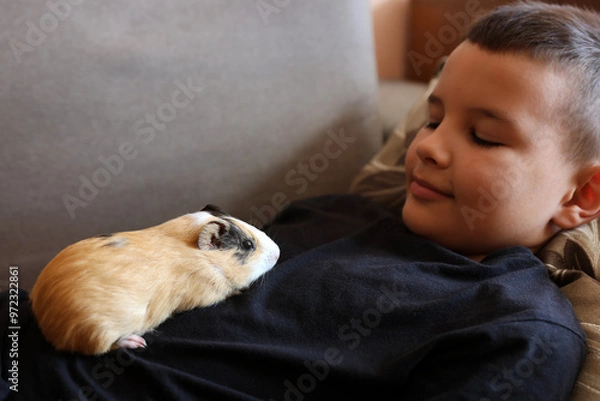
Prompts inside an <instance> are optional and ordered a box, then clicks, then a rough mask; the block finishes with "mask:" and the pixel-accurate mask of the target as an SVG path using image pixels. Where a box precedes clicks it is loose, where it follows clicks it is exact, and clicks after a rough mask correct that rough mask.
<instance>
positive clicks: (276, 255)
mask: <svg viewBox="0 0 600 401" xmlns="http://www.w3.org/2000/svg"><path fill="white" fill-rule="evenodd" d="M268 259H269V262H270V263H273V264H275V263H277V260H278V259H279V249H277V250H275V251H272V252H269V257H268Z"/></svg>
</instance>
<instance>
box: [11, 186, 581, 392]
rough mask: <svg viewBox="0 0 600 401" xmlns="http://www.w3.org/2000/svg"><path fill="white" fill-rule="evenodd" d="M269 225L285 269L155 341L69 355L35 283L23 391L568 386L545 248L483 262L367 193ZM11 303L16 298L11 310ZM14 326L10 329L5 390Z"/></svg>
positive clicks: (566, 345)
mask: <svg viewBox="0 0 600 401" xmlns="http://www.w3.org/2000/svg"><path fill="white" fill-rule="evenodd" d="M268 232H269V233H270V234H271V235H272V236H273V237H274V238H275V240H276V241H277V242H278V243H279V244H280V245H281V250H282V255H281V260H280V263H279V264H278V265H277V266H276V267H275V268H274V269H273V270H272V271H271V272H269V273H268V274H267V275H266V276H265V277H264V278H263V279H262V280H261V281H260V282H258V283H256V285H254V286H253V287H252V288H250V289H249V290H247V291H246V292H244V293H242V294H240V295H237V296H234V297H232V298H230V299H228V300H226V301H225V302H222V303H220V304H218V305H215V306H213V307H209V308H202V309H195V310H192V311H190V312H186V313H182V314H179V315H177V316H175V317H173V318H171V319H169V320H167V321H166V322H165V323H164V324H162V325H161V326H159V327H158V328H157V330H156V331H155V332H154V333H150V334H147V335H146V336H145V337H146V340H147V341H148V343H149V346H148V348H146V349H143V350H136V351H131V350H117V351H114V352H111V353H109V354H107V355H104V356H100V357H85V356H79V355H76V354H68V353H58V352H55V351H54V350H53V349H52V348H51V346H50V345H49V344H48V343H46V342H45V340H44V339H43V337H42V335H41V333H40V331H39V329H38V327H37V325H36V323H35V320H34V318H33V316H32V315H31V312H30V310H29V306H28V304H27V302H26V300H27V297H26V294H25V293H23V294H22V297H21V300H20V308H21V310H20V317H19V318H20V322H19V323H20V330H19V336H18V338H19V340H18V341H19V357H18V366H19V382H18V383H19V387H18V389H19V392H18V393H15V392H8V394H10V397H9V399H20V400H51V399H62V400H72V399H78V397H80V395H81V394H85V396H86V397H88V398H89V399H102V400H117V399H118V400H124V399H126V400H136V399H143V400H151V399H156V400H171V399H178V400H181V399H184V400H185V399H194V400H198V399H200V400H234V399H235V400H259V399H260V400H300V399H307V400H309V399H322V400H338V399H339V400H347V399H377V400H386V399H393V400H398V399H402V400H412V401H418V400H452V401H455V400H458V399H460V400H474V401H481V400H484V399H504V398H507V397H510V398H511V399H518V400H542V399H543V400H549V401H552V400H566V399H567V398H568V394H569V393H570V391H571V388H572V386H573V383H574V381H575V377H576V373H577V371H578V369H579V368H580V365H581V363H582V360H583V357H584V352H585V340H584V335H583V332H582V330H581V327H580V325H579V323H578V321H577V319H576V318H575V316H574V314H573V310H572V308H571V306H570V304H569V303H568V302H567V301H566V299H565V298H564V296H563V295H562V294H561V293H560V291H559V290H558V288H557V287H556V286H555V285H554V284H553V283H552V282H551V281H550V279H549V277H548V273H547V270H546V268H545V267H544V265H543V264H542V263H541V262H540V261H539V260H538V259H537V258H536V257H535V256H534V255H533V254H532V253H531V252H530V251H529V250H527V249H525V248H521V247H514V248H507V249H504V250H500V251H498V252H495V253H493V254H491V255H488V257H486V258H485V259H484V260H483V261H482V262H481V263H477V262H474V261H472V260H470V259H468V258H466V257H463V256H462V255H459V254H456V253H453V252H451V251H449V250H447V249H445V248H443V247H440V246H439V245H437V244H435V243H433V242H430V241H427V240H425V239H422V238H420V237H417V236H415V235H413V234H411V233H410V232H408V231H407V230H406V228H405V227H404V225H403V224H402V222H401V221H400V220H399V219H397V218H396V217H395V216H394V215H392V214H390V213H389V212H388V211H386V210H385V209H384V208H382V207H381V206H379V205H377V204H375V203H373V202H371V201H369V200H366V199H365V198H363V197H360V196H352V195H345V196H331V197H323V198H317V199H310V200H306V201H301V202H297V203H294V204H292V206H291V207H289V208H288V209H287V210H286V211H285V212H283V213H282V214H281V215H280V216H279V218H278V219H277V220H276V221H275V222H274V223H273V224H271V225H270V226H269V227H268ZM7 308H8V304H7V302H6V298H5V297H3V301H2V304H1V308H0V309H2V312H1V313H0V316H2V317H3V318H5V317H6V316H8V313H7ZM9 326H10V323H9V322H7V321H4V322H2V329H1V330H0V341H1V342H2V343H1V344H0V345H1V348H2V354H1V355H2V379H3V380H2V383H1V386H0V388H2V390H4V391H5V393H6V392H7V391H8V387H9V386H10V385H11V382H10V381H8V379H9V378H10V377H11V376H10V373H9V372H8V370H9V369H8V368H9V366H11V363H12V362H11V358H10V355H9V350H10V348H11V344H12V342H11V340H10V337H9V334H10V329H9V328H8V327H9ZM565 350H569V352H565ZM94 397H97V398H94Z"/></svg>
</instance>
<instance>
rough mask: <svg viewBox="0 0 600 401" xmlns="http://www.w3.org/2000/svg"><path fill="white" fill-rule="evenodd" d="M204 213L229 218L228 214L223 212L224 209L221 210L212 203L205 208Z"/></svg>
mask: <svg viewBox="0 0 600 401" xmlns="http://www.w3.org/2000/svg"><path fill="white" fill-rule="evenodd" d="M202 211H203V212H208V213H210V214H212V215H213V216H228V214H227V213H225V211H223V209H221V208H220V207H219V206H217V205H213V204H212V203H209V204H208V205H206V206H204V209H202Z"/></svg>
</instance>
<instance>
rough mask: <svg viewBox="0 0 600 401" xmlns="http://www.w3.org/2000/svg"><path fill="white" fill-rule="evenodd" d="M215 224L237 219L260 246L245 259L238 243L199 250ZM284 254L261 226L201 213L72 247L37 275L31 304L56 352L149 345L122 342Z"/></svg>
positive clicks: (242, 281) (228, 290) (213, 297)
mask: <svg viewBox="0 0 600 401" xmlns="http://www.w3.org/2000/svg"><path fill="white" fill-rule="evenodd" d="M230 221H233V223H231V222H230ZM211 222H212V223H213V224H210V223H211ZM215 222H219V223H220V224H224V225H225V226H228V224H236V225H237V226H238V227H240V228H241V229H242V230H243V231H244V232H245V234H246V235H248V236H249V237H251V238H252V239H253V241H254V243H255V244H256V249H255V250H254V251H252V252H250V253H249V256H248V258H247V259H246V260H243V262H242V261H240V260H239V258H238V257H236V256H235V255H234V253H235V251H236V249H230V250H219V249H214V250H203V249H200V248H199V245H198V240H199V237H201V238H204V239H205V240H207V239H208V240H209V241H210V238H211V237H212V236H213V235H217V236H218V234H219V233H218V227H219V225H218V224H214V223H215ZM205 248H206V247H205ZM278 257H279V248H278V247H277V245H276V244H275V243H274V242H273V241H272V240H271V239H269V238H268V237H267V236H266V234H264V233H263V232H262V231H260V230H258V229H256V228H254V227H252V226H250V225H248V224H246V223H244V222H241V221H239V220H235V219H233V218H231V217H228V221H225V220H223V219H221V218H220V217H215V216H213V215H212V214H210V213H207V212H198V213H195V214H190V215H185V216H181V217H179V218H176V219H173V220H170V221H168V222H166V223H163V224H161V225H158V226H155V227H151V228H147V229H144V230H138V231H129V232H122V233H118V234H114V235H112V236H110V237H94V238H89V239H85V240H83V241H80V242H77V243H75V244H73V245H70V246H69V247H67V248H65V249H64V250H63V251H61V252H60V253H59V254H58V255H57V256H56V257H55V258H54V259H53V260H51V261H50V263H49V264H48V265H47V266H46V267H45V268H44V270H43V271H42V272H41V274H40V276H39V277H38V279H37V282H36V283H35V285H34V287H33V290H32V291H31V294H30V298H31V302H32V309H33V312H34V314H35V316H36V318H37V321H38V324H39V326H40V329H41V330H42V333H43V334H44V336H45V337H46V339H47V340H48V341H49V342H50V343H51V344H53V345H54V347H55V348H56V349H58V350H65V351H75V352H82V353H84V354H101V353H104V352H107V351H109V350H110V349H112V348H115V347H118V346H119V345H121V346H127V347H130V348H135V347H137V346H145V343H144V344H140V343H138V344H137V345H131V344H129V345H127V344H125V343H123V342H122V341H123V340H127V339H135V338H138V339H139V338H140V337H137V336H141V335H142V334H144V333H145V332H147V331H149V330H152V329H153V328H155V327H156V326H158V325H159V324H160V323H162V322H163V321H164V320H166V319H167V318H168V317H169V316H171V315H172V314H173V313H176V312H181V311H185V310H189V309H192V308H195V307H201V306H207V305H211V304H214V303H216V302H219V301H222V300H224V299H225V298H226V297H228V296H229V295H231V294H233V293H234V292H236V291H237V290H239V289H242V288H244V287H247V286H248V285H250V284H251V283H252V281H254V280H255V279H256V278H257V277H259V276H260V275H262V274H263V273H265V272H266V271H268V270H269V269H271V268H272V267H273V265H274V264H275V263H276V261H277V258H278ZM120 341H121V343H119V342H120ZM142 341H143V339H142Z"/></svg>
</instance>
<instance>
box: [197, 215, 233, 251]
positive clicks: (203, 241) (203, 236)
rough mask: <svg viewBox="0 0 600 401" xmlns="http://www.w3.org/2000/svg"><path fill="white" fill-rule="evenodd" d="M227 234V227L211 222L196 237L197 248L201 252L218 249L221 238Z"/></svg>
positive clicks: (218, 222) (220, 223) (217, 222)
mask: <svg viewBox="0 0 600 401" xmlns="http://www.w3.org/2000/svg"><path fill="white" fill-rule="evenodd" d="M226 232H227V226H226V225H225V224H224V223H222V222H220V221H216V220H213V221H211V222H209V223H206V225H205V226H204V227H203V228H202V231H200V235H199V236H198V248H200V249H201V250H203V251H210V250H213V249H219V248H220V247H221V236H222V235H223V234H225V233H226Z"/></svg>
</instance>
